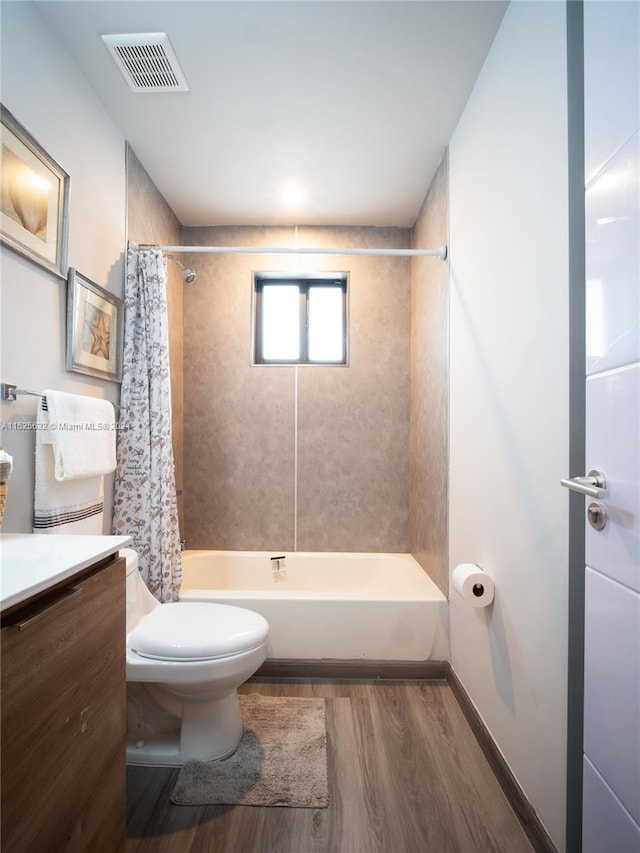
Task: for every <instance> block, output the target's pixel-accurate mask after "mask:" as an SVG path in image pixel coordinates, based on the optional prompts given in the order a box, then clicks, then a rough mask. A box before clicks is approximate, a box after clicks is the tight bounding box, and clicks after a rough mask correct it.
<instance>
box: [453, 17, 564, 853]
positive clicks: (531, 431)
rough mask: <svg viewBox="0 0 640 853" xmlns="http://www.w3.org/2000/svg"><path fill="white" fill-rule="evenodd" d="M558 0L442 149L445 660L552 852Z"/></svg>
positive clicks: (557, 811)
mask: <svg viewBox="0 0 640 853" xmlns="http://www.w3.org/2000/svg"><path fill="white" fill-rule="evenodd" d="M565 15H566V9H565V4H564V2H553V3H529V2H514V3H512V4H511V5H510V7H509V8H508V10H507V13H506V15H505V18H504V20H503V23H502V26H501V28H500V30H499V32H498V34H497V36H496V39H495V42H494V44H493V46H492V49H491V52H490V54H489V56H488V58H487V60H486V62H485V65H484V67H483V69H482V72H481V74H480V76H479V78H478V81H477V84H476V86H475V88H474V91H473V93H472V95H471V98H470V99H469V102H468V104H467V107H466V109H465V112H464V114H463V116H462V118H461V120H460V122H459V124H458V127H457V129H456V131H455V133H454V135H453V137H452V140H451V145H450V174H451V184H450V258H451V343H450V346H451V426H450V430H451V431H450V442H451V451H450V453H451V455H450V510H449V512H450V553H449V558H450V567H451V569H450V570H453V568H454V567H455V566H456V565H457V564H459V563H462V562H471V563H477V564H479V565H480V566H481V567H483V568H484V569H485V571H486V572H487V573H488V574H489V575H491V577H493V578H494V580H495V582H496V598H495V602H494V603H493V605H491V607H490V608H488V609H486V610H474V609H472V608H470V607H469V606H467V605H466V604H465V603H464V602H463V601H462V599H461V598H459V597H458V596H457V595H456V593H455V592H453V591H452V593H451V644H452V665H453V667H454V669H455V671H456V673H457V674H458V676H459V678H460V680H461V682H462V684H463V685H464V687H465V689H466V691H467V692H468V694H469V695H470V697H471V699H472V701H473V702H474V703H475V705H476V707H477V709H478V711H479V713H480V715H481V716H482V718H483V720H484V722H485V724H486V725H487V727H488V729H489V730H490V732H491V734H492V736H493V738H494V740H495V742H496V743H497V745H498V747H499V749H500V750H501V752H502V753H503V755H504V757H505V759H506V761H507V762H508V764H509V766H510V767H511V770H512V771H513V773H514V775H515V776H516V778H517V780H518V782H519V784H520V785H521V787H522V788H523V790H524V792H525V794H526V796H527V797H528V799H529V800H530V802H531V804H532V805H533V807H534V809H535V810H536V812H537V813H538V815H539V817H540V819H541V821H542V822H543V824H544V825H545V827H546V829H547V831H548V832H549V834H550V835H551V837H552V839H553V841H554V842H555V844H556V846H557V847H558V848H559V849H561V850H562V849H564V825H565V779H566V773H565V749H566V690H567V687H566V684H567V608H568V602H567V571H568V556H567V551H568V509H567V508H568V504H567V501H568V497H567V494H566V493H565V492H564V490H563V489H561V487H560V485H559V479H560V477H562V476H566V474H565V472H566V471H567V470H568V436H569V433H568V429H569V427H568V414H569V407H568V394H569V388H568V376H569V373H568V368H569V349H568V340H567V337H568V288H569V283H568V221H567V216H568V197H567V93H566V23H565Z"/></svg>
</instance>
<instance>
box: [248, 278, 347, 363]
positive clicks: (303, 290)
mask: <svg viewBox="0 0 640 853" xmlns="http://www.w3.org/2000/svg"><path fill="white" fill-rule="evenodd" d="M278 284H281V285H283V286H291V285H296V286H297V287H298V289H299V312H298V319H299V335H300V357H299V358H295V359H282V358H279V359H266V358H264V356H263V355H262V320H261V315H262V304H261V300H262V293H263V290H264V288H265V286H267V285H278ZM316 287H331V288H336V289H338V288H339V289H340V290H341V292H342V359H341V360H340V361H310V360H309V352H308V350H309V335H308V330H309V321H308V317H309V290H310V289H311V288H316ZM348 332H349V274H348V273H347V272H327V273H317V272H314V273H288V272H254V274H253V328H252V364H253V365H254V366H257V367H278V366H283V367H289V366H291V365H294V366H295V365H300V366H301V367H347V366H348V364H349V341H348Z"/></svg>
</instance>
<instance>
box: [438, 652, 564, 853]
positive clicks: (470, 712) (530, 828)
mask: <svg viewBox="0 0 640 853" xmlns="http://www.w3.org/2000/svg"><path fill="white" fill-rule="evenodd" d="M447 681H448V682H449V686H450V687H451V691H452V693H453V695H454V696H455V697H456V700H457V702H458V705H459V706H460V708H461V710H462V713H463V714H464V715H465V717H466V719H467V722H468V723H469V726H470V728H471V731H472V732H473V734H474V735H475V738H476V740H477V741H478V743H479V744H480V748H481V749H482V752H483V753H484V756H485V758H486V759H487V761H488V762H489V765H490V767H491V769H492V770H493V773H494V775H495V777H496V779H497V780H498V783H499V785H500V787H501V788H502V790H503V791H504V794H505V796H506V798H507V800H508V801H509V804H510V805H511V808H512V809H513V810H514V812H515V813H516V816H517V817H518V820H519V821H520V823H521V824H522V828H523V829H524V831H525V832H526V834H527V837H528V838H529V841H530V842H531V844H532V846H533V848H534V850H535V851H536V853H558V850H557V848H556V846H555V844H554V843H553V840H552V839H551V836H550V835H549V833H548V832H547V830H546V829H545V828H544V825H543V823H542V821H541V820H540V818H539V817H538V815H537V814H536V811H535V809H534V808H533V806H532V805H531V803H530V802H529V800H528V798H527V796H526V794H525V792H524V791H523V790H522V788H521V787H520V785H519V784H518V781H517V779H516V777H515V776H514V775H513V773H512V772H511V768H510V767H509V765H508V764H507V762H506V761H505V760H504V757H503V756H502V753H501V752H500V750H499V749H498V747H497V746H496V742H495V741H494V739H493V737H492V735H491V733H490V731H489V729H488V728H487V727H486V725H485V724H484V721H483V719H482V717H481V716H480V714H479V713H478V711H477V710H476V707H475V705H474V704H473V702H472V701H471V699H470V697H469V694H468V693H467V691H466V690H465V689H464V687H463V686H462V682H461V681H460V679H459V678H458V676H457V674H456V672H455V670H454V669H453V667H452V666H451V665H449V672H448V677H447Z"/></svg>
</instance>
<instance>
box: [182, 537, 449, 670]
mask: <svg viewBox="0 0 640 853" xmlns="http://www.w3.org/2000/svg"><path fill="white" fill-rule="evenodd" d="M281 553H282V554H284V556H285V559H284V561H282V562H281V566H282V567H283V568H284V571H282V570H281V571H280V572H278V571H277V570H275V568H274V564H273V563H272V561H271V560H270V558H271V557H273V556H280V553H276V552H273V551H271V552H269V551H265V552H261V551H184V552H183V554H182V587H181V591H180V600H181V601H215V602H219V603H222V604H233V605H236V606H238V607H247V608H249V609H250V610H255V611H257V612H258V613H261V614H262V615H263V616H264V617H265V618H266V619H267V621H268V622H269V626H270V641H269V651H268V657H269V658H271V659H278V660H282V659H301V660H303V659H307V660H323V659H334V660H356V659H365V660H378V661H426V660H446V659H447V658H448V640H447V636H448V621H447V620H448V609H447V601H446V599H445V597H444V595H443V594H442V593H441V592H440V590H439V589H438V587H437V586H436V585H435V584H434V583H433V581H432V580H431V578H429V576H428V575H427V574H426V573H425V572H424V571H423V569H422V568H421V567H420V566H419V565H418V563H417V562H416V561H415V560H414V558H413V557H412V556H411V555H410V554H356V553H354V554H350V553H341V554H332V553H300V552H296V553H286V554H285V553H284V552H281Z"/></svg>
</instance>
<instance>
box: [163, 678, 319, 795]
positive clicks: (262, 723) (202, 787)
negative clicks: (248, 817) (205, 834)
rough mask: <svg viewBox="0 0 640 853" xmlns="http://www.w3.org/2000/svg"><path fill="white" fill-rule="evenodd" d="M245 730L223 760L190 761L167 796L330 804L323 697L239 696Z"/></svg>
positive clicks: (258, 694)
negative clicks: (170, 793) (233, 749)
mask: <svg viewBox="0 0 640 853" xmlns="http://www.w3.org/2000/svg"><path fill="white" fill-rule="evenodd" d="M239 698H240V710H241V712H242V720H243V723H244V735H243V738H242V741H241V742H240V746H239V747H238V749H237V750H236V751H235V752H234V753H233V755H230V756H229V758H225V759H223V760H222V761H206V762H205V761H188V762H187V763H186V764H185V765H184V767H183V768H182V769H181V771H180V774H179V776H178V781H177V782H176V786H175V788H174V790H173V794H172V795H171V801H172V802H173V803H176V804H177V805H182V806H201V805H208V804H212V803H219V804H223V803H224V804H228V805H244V806H294V807H298V808H308V809H318V808H320V809H322V808H326V807H327V805H328V803H329V789H328V783H327V734H326V726H325V701H324V699H298V698H291V697H280V696H278V697H276V696H262V695H261V694H260V693H246V694H241V695H240V697H239Z"/></svg>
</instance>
